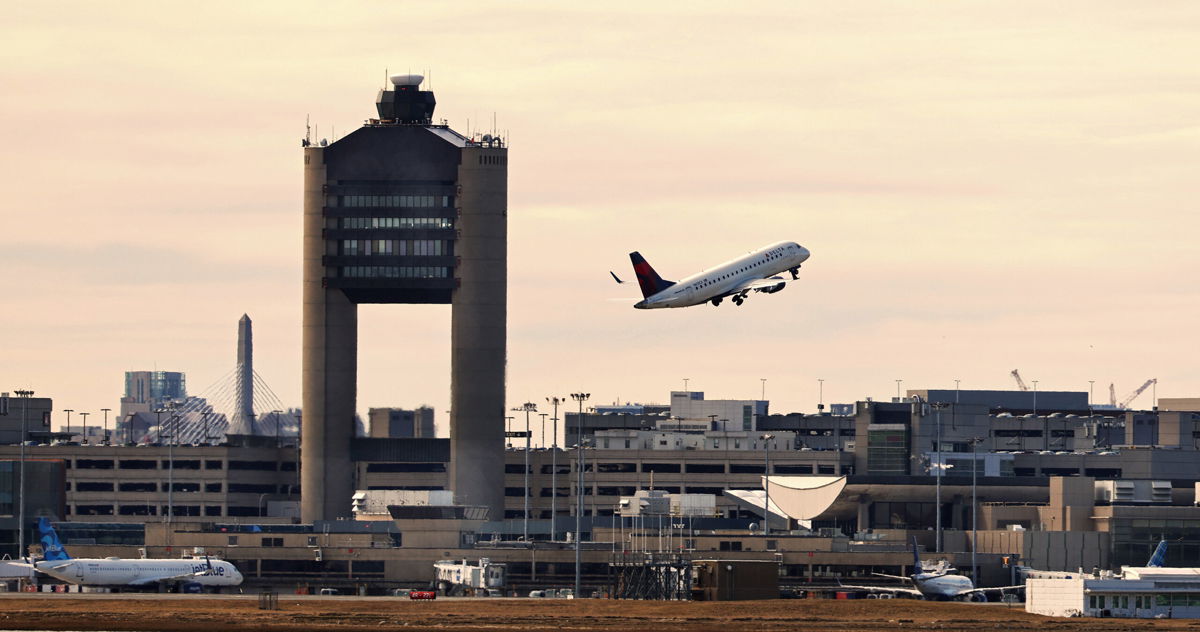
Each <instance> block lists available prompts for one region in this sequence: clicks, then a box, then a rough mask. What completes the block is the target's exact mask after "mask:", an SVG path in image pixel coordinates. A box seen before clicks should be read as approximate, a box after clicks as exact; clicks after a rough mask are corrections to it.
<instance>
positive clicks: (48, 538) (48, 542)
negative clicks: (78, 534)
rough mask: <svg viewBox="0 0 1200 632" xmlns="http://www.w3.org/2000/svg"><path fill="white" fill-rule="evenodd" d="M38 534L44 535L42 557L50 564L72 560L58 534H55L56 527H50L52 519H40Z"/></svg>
mask: <svg viewBox="0 0 1200 632" xmlns="http://www.w3.org/2000/svg"><path fill="white" fill-rule="evenodd" d="M38 532H39V533H41V534H42V556H43V557H44V558H45V559H46V561H48V562H59V561H63V560H69V559H71V556H70V555H68V554H67V550H66V549H64V548H63V545H62V542H61V541H59V539H58V534H57V533H55V532H54V527H52V526H50V519H49V518H46V517H44V516H43V517H41V518H38Z"/></svg>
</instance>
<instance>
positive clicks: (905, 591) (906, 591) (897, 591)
mask: <svg viewBox="0 0 1200 632" xmlns="http://www.w3.org/2000/svg"><path fill="white" fill-rule="evenodd" d="M838 586H839V587H841V588H852V589H854V590H865V591H867V592H876V593H890V594H893V595H911V596H913V597H917V598H919V599H920V598H924V597H925V595H922V594H921V591H919V590H917V589H916V588H887V587H884V586H851V585H850V584H838Z"/></svg>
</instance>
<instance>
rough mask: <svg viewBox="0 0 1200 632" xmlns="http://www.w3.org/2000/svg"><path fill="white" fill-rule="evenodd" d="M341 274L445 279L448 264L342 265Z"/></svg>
mask: <svg viewBox="0 0 1200 632" xmlns="http://www.w3.org/2000/svg"><path fill="white" fill-rule="evenodd" d="M341 276H343V277H347V278H361V279H445V278H449V277H450V268H448V267H446V266H342V268H341Z"/></svg>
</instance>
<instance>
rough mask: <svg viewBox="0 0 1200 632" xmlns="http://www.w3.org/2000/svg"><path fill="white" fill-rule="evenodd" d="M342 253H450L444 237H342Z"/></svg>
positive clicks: (368, 254) (391, 255) (423, 254)
mask: <svg viewBox="0 0 1200 632" xmlns="http://www.w3.org/2000/svg"><path fill="white" fill-rule="evenodd" d="M342 254H343V255H346V256H351V257H357V256H367V257H370V256H378V257H393V256H401V257H405V256H417V257H421V256H433V257H437V256H441V255H448V254H450V245H449V242H447V241H446V240H444V239H343V240H342Z"/></svg>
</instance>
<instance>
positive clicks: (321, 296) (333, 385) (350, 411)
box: [300, 147, 358, 522]
mask: <svg viewBox="0 0 1200 632" xmlns="http://www.w3.org/2000/svg"><path fill="white" fill-rule="evenodd" d="M324 158H325V148H323V147H306V148H305V149H304V255H303V257H304V288H303V289H304V298H303V300H304V314H303V334H302V337H303V340H302V345H303V359H302V365H303V369H302V373H303V378H302V379H303V388H302V391H303V400H302V401H303V406H304V409H303V418H302V428H301V441H300V450H301V454H302V455H303V467H302V471H301V473H300V488H301V491H302V494H301V497H300V514H301V519H302V520H303V521H304V522H312V521H314V520H332V519H334V518H338V517H344V516H349V515H350V497H351V496H352V495H353V494H354V479H353V468H352V467H351V462H350V440H351V439H352V438H353V436H354V405H355V401H356V394H357V393H356V388H357V386H356V377H357V370H358V307H357V305H355V304H354V303H353V302H352V301H350V299H348V298H347V297H346V295H345V293H344V292H342V291H341V290H338V289H330V288H326V287H325V284H324V275H325V268H324V267H323V262H322V258H323V257H324V256H325V255H326V254H327V253H326V241H325V239H324V236H323V231H324V229H325V218H324V213H323V208H324V206H325V184H326V179H325V162H324ZM334 254H336V253H334Z"/></svg>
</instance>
